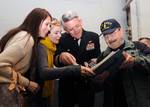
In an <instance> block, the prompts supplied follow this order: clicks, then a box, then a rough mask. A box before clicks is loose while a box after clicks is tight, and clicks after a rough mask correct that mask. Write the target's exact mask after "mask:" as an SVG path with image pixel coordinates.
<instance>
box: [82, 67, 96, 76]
mask: <svg viewBox="0 0 150 107" xmlns="http://www.w3.org/2000/svg"><path fill="white" fill-rule="evenodd" d="M81 74H82V75H85V76H93V75H95V73H94V72H93V71H92V69H91V68H89V67H85V66H81Z"/></svg>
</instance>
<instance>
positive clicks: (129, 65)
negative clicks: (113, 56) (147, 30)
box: [98, 19, 150, 107]
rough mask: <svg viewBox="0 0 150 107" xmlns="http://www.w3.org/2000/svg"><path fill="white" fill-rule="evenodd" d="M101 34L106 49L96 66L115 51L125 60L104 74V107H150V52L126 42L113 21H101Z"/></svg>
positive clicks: (134, 43)
mask: <svg viewBox="0 0 150 107" xmlns="http://www.w3.org/2000/svg"><path fill="white" fill-rule="evenodd" d="M100 30H101V32H102V34H101V35H103V36H104V38H105V41H106V44H107V45H108V48H107V49H106V50H105V51H104V52H102V54H101V55H100V56H99V58H98V62H99V61H101V60H102V59H103V58H105V57H106V56H107V55H108V54H109V53H111V52H112V51H116V50H118V49H119V50H122V54H123V59H124V60H123V61H122V63H121V65H120V66H119V65H118V66H116V64H115V62H114V65H115V67H112V68H113V69H107V70H106V71H105V72H109V77H108V78H107V79H105V83H104V107H150V78H149V77H150V49H149V48H148V47H146V46H145V45H144V44H142V43H140V42H138V41H136V42H132V41H128V40H125V35H124V33H123V29H122V27H121V25H120V24H119V22H118V21H116V20H115V19H108V20H105V21H103V22H102V24H101V25H100ZM118 59H119V58H118ZM116 63H117V60H116ZM114 65H113V64H112V66H114ZM110 67H111V66H109V67H108V68H110Z"/></svg>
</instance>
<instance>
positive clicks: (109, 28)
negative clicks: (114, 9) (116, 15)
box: [100, 19, 121, 36]
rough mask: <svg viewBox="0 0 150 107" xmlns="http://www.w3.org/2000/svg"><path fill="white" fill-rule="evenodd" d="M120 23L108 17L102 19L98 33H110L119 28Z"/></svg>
mask: <svg viewBox="0 0 150 107" xmlns="http://www.w3.org/2000/svg"><path fill="white" fill-rule="evenodd" d="M120 27H121V26H120V24H119V22H118V21H116V20H115V19H108V20H104V21H103V22H102V23H101V25H100V30H101V32H102V33H101V34H100V35H104V36H105V35H106V34H110V33H113V32H114V31H115V30H116V28H120Z"/></svg>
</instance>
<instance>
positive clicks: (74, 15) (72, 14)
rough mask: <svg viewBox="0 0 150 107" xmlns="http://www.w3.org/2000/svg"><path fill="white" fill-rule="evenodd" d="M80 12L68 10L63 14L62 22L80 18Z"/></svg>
mask: <svg viewBox="0 0 150 107" xmlns="http://www.w3.org/2000/svg"><path fill="white" fill-rule="evenodd" d="M78 17H79V16H78V14H77V13H76V12H74V11H68V12H66V13H64V14H63V15H62V24H63V23H65V22H68V21H70V20H72V19H74V18H78Z"/></svg>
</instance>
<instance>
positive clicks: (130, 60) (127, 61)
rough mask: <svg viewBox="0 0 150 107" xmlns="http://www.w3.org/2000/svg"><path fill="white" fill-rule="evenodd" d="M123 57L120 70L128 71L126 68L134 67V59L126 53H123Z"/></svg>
mask: <svg viewBox="0 0 150 107" xmlns="http://www.w3.org/2000/svg"><path fill="white" fill-rule="evenodd" d="M123 56H124V59H125V60H124V62H123V63H122V65H121V67H120V68H121V69H128V68H132V67H133V65H134V61H135V57H133V56H131V55H130V54H128V53H127V52H123Z"/></svg>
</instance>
